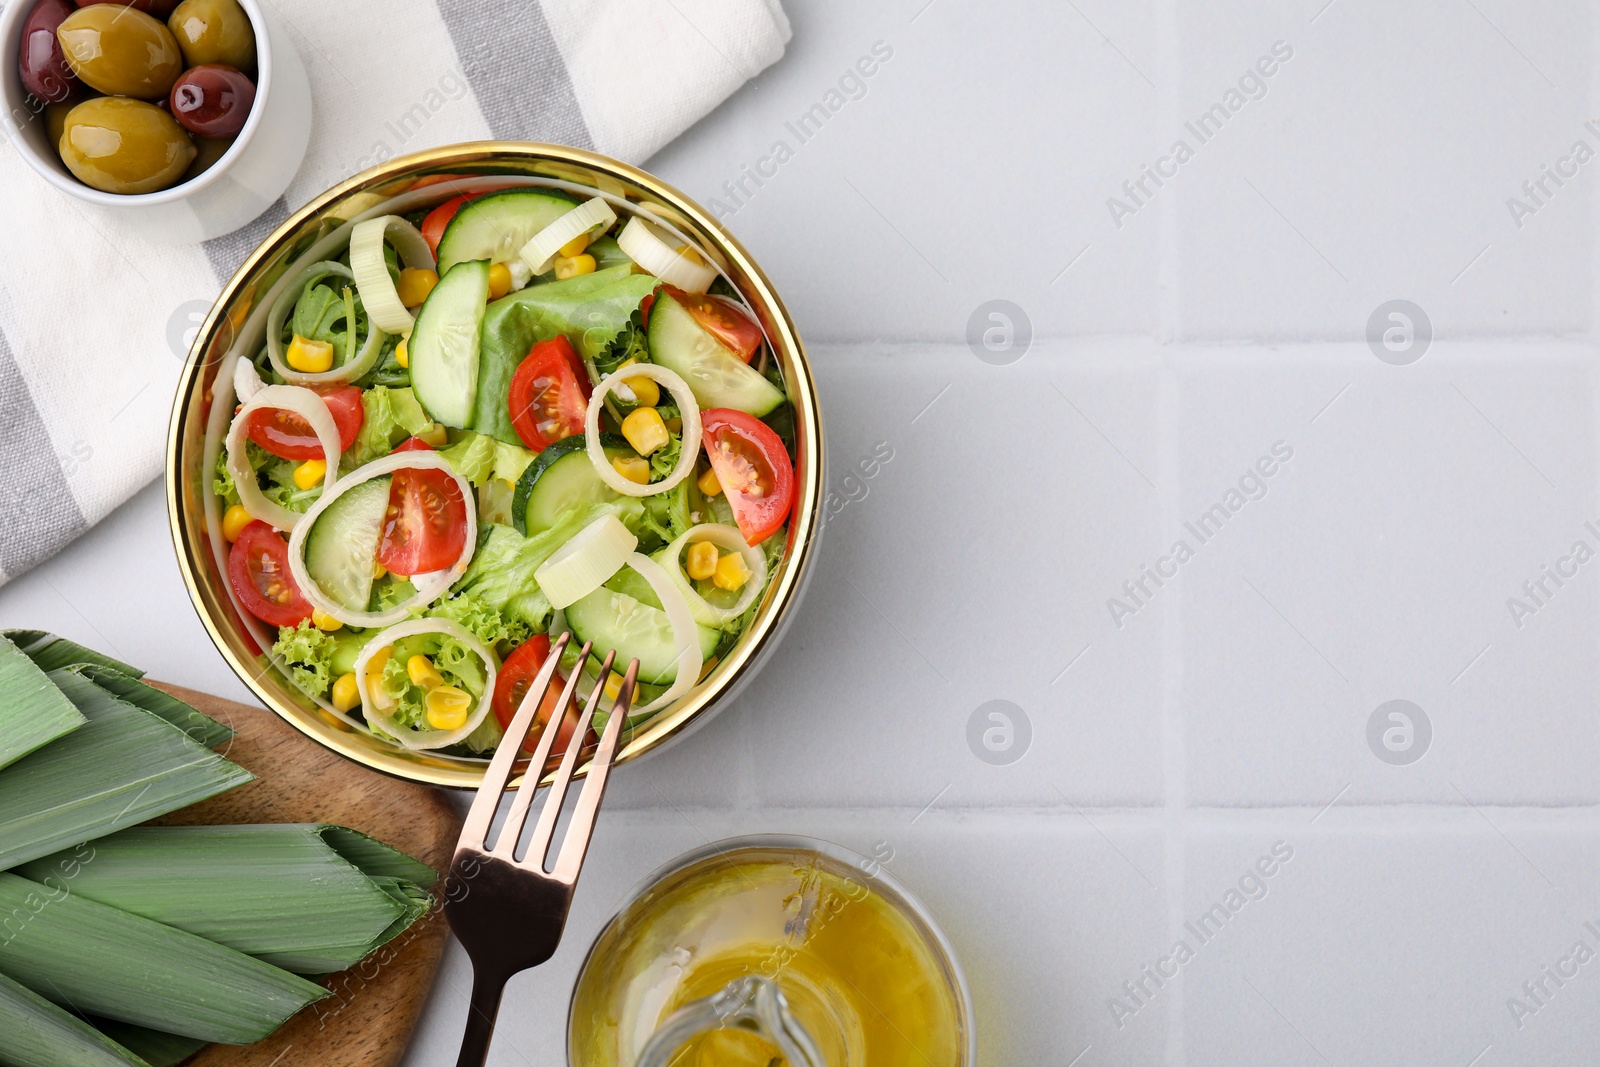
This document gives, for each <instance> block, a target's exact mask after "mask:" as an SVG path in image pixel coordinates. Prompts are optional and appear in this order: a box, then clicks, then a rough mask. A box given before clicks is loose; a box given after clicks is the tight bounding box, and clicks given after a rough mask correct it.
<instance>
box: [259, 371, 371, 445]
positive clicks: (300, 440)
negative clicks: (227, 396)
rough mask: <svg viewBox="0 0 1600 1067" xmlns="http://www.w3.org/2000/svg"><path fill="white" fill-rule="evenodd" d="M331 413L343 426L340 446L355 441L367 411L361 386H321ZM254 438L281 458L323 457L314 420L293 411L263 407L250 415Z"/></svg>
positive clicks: (335, 421) (341, 426) (340, 432)
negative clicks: (329, 387) (332, 387)
mask: <svg viewBox="0 0 1600 1067" xmlns="http://www.w3.org/2000/svg"><path fill="white" fill-rule="evenodd" d="M317 392H318V393H319V394H320V395H321V396H322V402H323V403H324V404H326V405H328V414H330V415H332V416H333V424H334V425H335V426H337V427H338V428H339V449H340V451H343V450H345V449H347V448H349V447H350V446H351V445H353V444H355V440H356V435H357V434H359V433H360V432H361V424H362V423H363V422H365V421H366V417H367V416H366V413H365V412H364V411H363V410H362V408H361V390H360V389H357V388H356V387H355V386H353V385H344V386H339V387H338V388H336V389H330V390H327V391H323V390H320V389H319V390H317ZM248 430H249V433H250V440H252V441H254V442H255V443H256V444H258V445H260V446H261V447H262V448H264V449H266V450H267V451H268V452H271V453H272V454H273V455H274V456H278V457H279V458H281V459H323V458H324V457H323V455H322V442H320V441H318V440H317V435H316V434H315V433H313V432H312V431H311V424H310V423H308V422H306V420H305V419H302V418H301V417H300V416H299V415H296V414H295V413H294V412H292V411H284V410H282V409H280V408H263V409H262V410H260V411H257V412H255V413H254V414H253V415H251V416H250V425H249V427H248Z"/></svg>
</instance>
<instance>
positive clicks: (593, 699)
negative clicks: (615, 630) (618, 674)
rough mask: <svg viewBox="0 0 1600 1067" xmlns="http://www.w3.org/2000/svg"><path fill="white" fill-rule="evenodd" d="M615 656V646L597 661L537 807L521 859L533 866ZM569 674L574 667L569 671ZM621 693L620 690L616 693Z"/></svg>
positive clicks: (546, 842) (545, 845) (540, 864)
mask: <svg viewBox="0 0 1600 1067" xmlns="http://www.w3.org/2000/svg"><path fill="white" fill-rule="evenodd" d="M616 658H617V651H616V649H612V650H611V651H610V652H607V653H606V658H605V662H604V663H602V664H600V680H599V681H597V682H595V683H594V690H593V692H591V693H590V694H589V700H588V702H587V703H586V704H585V705H584V707H583V715H582V716H581V717H580V718H579V719H578V727H577V729H575V730H573V731H572V740H571V741H570V742H568V744H567V754H566V755H564V756H562V757H561V767H560V769H559V770H557V771H556V777H555V780H554V781H552V782H551V783H550V791H549V792H548V793H546V794H545V798H544V807H543V808H542V809H540V811H539V822H538V824H537V825H535V826H534V828H533V838H532V839H531V840H530V841H529V842H528V852H527V855H526V856H525V857H524V858H523V862H524V863H527V864H532V865H533V866H534V867H535V868H536V869H537V870H540V871H543V870H544V857H545V853H547V852H548V851H550V839H551V838H552V837H554V836H555V832H556V820H557V819H559V818H560V817H561V803H562V801H563V800H565V799H566V795H567V787H568V786H569V785H571V784H572V772H573V770H575V769H576V768H577V766H578V754H579V752H581V751H582V749H583V739H584V738H586V737H588V736H589V724H590V723H592V722H594V709H595V708H596V707H597V706H599V704H600V694H601V693H603V692H605V688H606V679H607V678H608V677H610V676H611V663H612V661H613V660H615V659H616ZM572 673H573V676H574V677H576V676H577V675H578V673H579V672H578V671H573V672H572ZM617 695H618V696H621V695H622V694H621V692H620V691H619V692H618V693H617Z"/></svg>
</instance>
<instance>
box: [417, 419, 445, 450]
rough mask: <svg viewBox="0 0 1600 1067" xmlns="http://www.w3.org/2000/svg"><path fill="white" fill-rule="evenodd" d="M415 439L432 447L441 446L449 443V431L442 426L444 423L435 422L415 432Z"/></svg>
mask: <svg viewBox="0 0 1600 1067" xmlns="http://www.w3.org/2000/svg"><path fill="white" fill-rule="evenodd" d="M417 440H419V441H421V442H422V443H423V444H425V445H432V446H433V447H434V448H443V447H444V446H445V445H447V444H449V443H450V432H449V431H448V430H446V429H445V428H444V423H442V422H436V423H434V424H433V425H432V426H429V427H428V428H427V429H426V430H423V431H422V432H421V433H419V434H417Z"/></svg>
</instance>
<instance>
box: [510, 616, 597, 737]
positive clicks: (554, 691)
mask: <svg viewBox="0 0 1600 1067" xmlns="http://www.w3.org/2000/svg"><path fill="white" fill-rule="evenodd" d="M549 655H550V638H549V636H548V635H546V634H535V635H534V636H532V637H530V638H528V639H527V640H526V641H524V642H523V643H522V644H521V645H519V646H518V647H517V650H516V651H515V652H513V653H511V655H509V656H507V657H506V661H505V662H504V663H502V664H501V665H500V674H499V676H498V677H496V678H495V682H494V717H495V718H496V719H498V720H500V728H501V729H502V730H508V729H510V728H511V720H512V719H513V718H514V717H515V716H516V714H517V709H518V708H519V707H521V706H522V698H523V697H525V696H527V695H528V687H529V686H530V685H532V684H533V679H534V677H535V676H536V675H537V674H538V673H539V669H540V668H541V667H543V666H544V661H545V659H546V658H547V657H548V656H549ZM564 685H565V679H563V678H562V677H561V672H560V671H557V672H555V673H554V674H553V675H551V676H550V686H549V688H547V689H546V690H545V691H544V699H543V700H542V701H540V703H539V711H538V713H537V714H536V715H535V716H534V728H533V729H532V730H529V731H528V738H527V740H526V741H524V742H523V745H522V751H524V752H526V753H527V754H528V755H530V756H531V755H533V751H534V749H535V748H536V747H538V744H539V735H540V727H542V726H544V724H545V723H547V722H549V721H550V717H551V716H552V715H553V714H554V712H555V710H556V707H557V705H559V704H560V703H561V690H562V687H563V686H564ZM577 726H578V703H577V701H575V700H574V701H572V702H571V703H569V704H568V705H567V710H566V713H565V714H564V715H562V717H561V725H560V726H559V727H558V728H557V732H556V740H555V744H554V745H553V746H552V747H551V749H550V754H551V755H552V756H559V755H561V754H562V753H564V752H566V750H567V743H568V742H569V741H571V740H572V732H573V730H575V729H576V728H577Z"/></svg>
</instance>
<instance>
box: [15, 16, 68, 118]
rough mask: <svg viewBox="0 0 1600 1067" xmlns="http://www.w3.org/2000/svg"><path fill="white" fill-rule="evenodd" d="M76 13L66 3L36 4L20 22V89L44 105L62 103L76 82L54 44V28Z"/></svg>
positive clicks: (59, 50)
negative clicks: (26, 91) (43, 102)
mask: <svg viewBox="0 0 1600 1067" xmlns="http://www.w3.org/2000/svg"><path fill="white" fill-rule="evenodd" d="M76 10H77V8H75V7H73V6H72V5H71V4H69V3H68V2H67V0H39V2H38V3H36V4H34V5H33V10H32V11H29V12H28V17H27V18H25V19H23V21H22V55H21V59H20V62H19V64H18V66H19V68H20V70H21V73H22V87H23V88H24V89H26V90H28V92H30V93H32V94H33V95H34V96H36V97H38V98H39V99H40V100H43V101H45V102H46V103H51V104H55V103H60V102H61V101H63V100H65V99H66V98H67V97H69V96H71V95H72V87H73V86H74V85H76V84H77V82H78V79H77V78H76V77H75V76H74V75H73V73H72V70H71V68H70V67H68V66H67V57H66V55H65V54H64V53H63V52H62V51H61V42H60V41H58V40H56V27H57V26H60V25H61V23H62V22H63V21H64V20H65V19H66V17H67V16H68V15H70V14H72V13H73V12H74V11H76Z"/></svg>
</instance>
